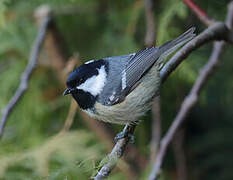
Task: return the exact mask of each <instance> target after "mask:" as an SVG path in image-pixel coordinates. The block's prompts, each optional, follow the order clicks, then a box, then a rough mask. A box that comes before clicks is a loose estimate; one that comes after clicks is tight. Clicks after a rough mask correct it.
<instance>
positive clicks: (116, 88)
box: [64, 27, 195, 124]
mask: <svg viewBox="0 0 233 180" xmlns="http://www.w3.org/2000/svg"><path fill="white" fill-rule="evenodd" d="M194 31H195V28H194V27H193V28H190V29H189V30H188V31H186V32H185V33H183V34H182V35H181V36H179V37H178V38H176V39H175V40H171V41H168V42H166V43H165V44H163V45H162V46H160V47H151V48H146V49H144V50H141V51H139V52H137V53H132V54H128V55H123V56H115V57H107V58H103V59H100V60H91V61H88V62H86V63H85V64H83V65H81V66H80V67H77V68H76V69H75V70H74V71H73V72H71V74H70V75H69V77H68V79H67V82H66V84H67V87H68V88H67V89H66V90H65V91H64V95H67V94H71V95H72V96H73V98H74V99H75V100H76V102H77V103H78V105H79V107H80V108H81V109H82V110H83V111H85V112H86V113H87V114H88V115H90V116H91V117H92V118H95V119H98V120H102V121H105V122H110V123H117V124H132V123H136V122H137V120H138V118H139V117H140V116H142V115H143V114H144V113H145V112H147V111H148V110H149V109H150V108H151V105H152V100H153V98H154V97H155V96H157V95H158V94H159V89H160V75H159V70H160V69H161V65H162V64H163V61H164V59H165V58H166V57H167V56H168V55H169V54H171V53H172V52H174V51H175V50H176V49H177V48H179V47H181V46H182V45H184V44H185V43H187V42H188V41H190V40H191V39H193V37H194V36H195V34H194Z"/></svg>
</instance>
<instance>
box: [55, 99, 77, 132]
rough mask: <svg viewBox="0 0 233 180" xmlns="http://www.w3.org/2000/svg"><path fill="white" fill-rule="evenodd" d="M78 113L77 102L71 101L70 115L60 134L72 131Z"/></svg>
mask: <svg viewBox="0 0 233 180" xmlns="http://www.w3.org/2000/svg"><path fill="white" fill-rule="evenodd" d="M76 112H77V105H76V102H75V101H74V100H71V103H70V110H69V113H68V115H67V118H66V121H65V124H64V126H63V128H62V130H61V131H60V132H59V134H63V133H65V132H67V131H68V130H69V129H70V127H71V125H72V124H73V121H74V116H75V114H76Z"/></svg>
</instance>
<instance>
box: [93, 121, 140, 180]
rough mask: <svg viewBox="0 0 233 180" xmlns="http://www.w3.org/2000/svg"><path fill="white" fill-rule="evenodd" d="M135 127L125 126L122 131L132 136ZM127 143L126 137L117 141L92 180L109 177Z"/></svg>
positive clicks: (127, 138)
mask: <svg viewBox="0 0 233 180" xmlns="http://www.w3.org/2000/svg"><path fill="white" fill-rule="evenodd" d="M135 127H136V125H133V126H129V125H126V126H125V127H124V131H125V132H126V131H127V132H128V134H133V132H134V130H135ZM126 129H127V130H126ZM128 142H129V137H128V136H127V137H125V138H122V139H119V140H118V141H117V143H116V144H115V146H114V147H113V149H112V152H111V153H110V154H109V155H108V158H107V159H108V161H107V163H105V164H104V166H102V168H101V169H100V171H99V172H98V174H97V175H96V176H95V178H94V180H101V179H104V178H106V177H107V176H108V175H109V173H110V172H111V171H112V169H113V168H114V167H115V166H116V163H117V161H118V159H119V158H121V156H122V155H123V153H124V151H125V148H126V146H127V144H128Z"/></svg>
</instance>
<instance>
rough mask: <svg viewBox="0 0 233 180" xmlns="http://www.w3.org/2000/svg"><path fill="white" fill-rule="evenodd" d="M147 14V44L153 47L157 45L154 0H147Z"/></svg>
mask: <svg viewBox="0 0 233 180" xmlns="http://www.w3.org/2000/svg"><path fill="white" fill-rule="evenodd" d="M145 13H146V14H145V15H146V35H145V40H144V41H145V46H146V47H152V46H154V45H155V18H154V14H153V1H152V0H145Z"/></svg>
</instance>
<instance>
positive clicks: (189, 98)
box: [149, 2, 233, 180]
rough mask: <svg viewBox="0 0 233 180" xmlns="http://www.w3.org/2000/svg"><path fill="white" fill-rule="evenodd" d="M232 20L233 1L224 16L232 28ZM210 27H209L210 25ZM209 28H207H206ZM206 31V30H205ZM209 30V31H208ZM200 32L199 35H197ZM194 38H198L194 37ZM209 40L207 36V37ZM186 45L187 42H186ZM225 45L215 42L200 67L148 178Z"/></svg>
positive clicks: (155, 173)
mask: <svg viewBox="0 0 233 180" xmlns="http://www.w3.org/2000/svg"><path fill="white" fill-rule="evenodd" d="M232 20H233V2H231V3H230V4H229V8H228V15H227V18H226V23H227V26H228V27H229V28H232ZM210 28H211V27H210ZM208 29H209V28H208ZM206 32H208V31H206ZM210 32H211V31H210ZM202 35H203V34H202ZM200 36H201V34H200V35H199V37H200ZM195 39H198V37H197V38H195ZM207 40H209V38H207ZM189 44H190V46H191V45H192V44H193V43H192V42H190V43H189ZM187 45H188V44H187ZM196 45H197V46H199V43H198V42H196ZM224 45H225V42H224V41H220V42H215V43H214V47H213V51H212V54H211V56H210V59H209V61H208V62H207V64H206V65H205V66H204V67H203V68H202V70H201V72H200V73H199V76H198V78H197V80H196V82H195V83H194V85H193V87H192V89H191V91H190V93H189V95H188V96H187V97H186V98H185V100H184V101H183V103H182V105H181V108H180V110H179V112H178V114H177V116H176V118H175V120H174V121H173V123H172V125H171V126H170V128H169V130H168V132H167V133H166V135H165V137H164V138H163V139H162V141H161V146H160V149H159V152H158V155H157V159H156V161H155V164H154V167H153V169H152V171H151V174H150V177H149V179H150V180H155V179H157V177H158V175H159V170H160V167H161V165H162V162H163V158H164V155H165V153H166V151H167V147H168V145H169V144H170V143H171V141H172V139H173V137H174V135H175V133H176V131H177V129H178V128H179V126H180V124H181V123H182V122H183V121H184V120H185V118H186V117H187V115H188V114H189V112H190V111H191V109H192V107H193V106H194V105H195V104H196V103H197V101H198V98H199V95H200V92H201V90H202V89H203V87H204V85H205V84H206V82H207V81H208V79H209V78H210V76H211V74H212V73H213V72H214V70H215V69H216V66H217V64H218V63H219V61H220V55H221V54H222V51H223V47H224ZM193 46H194V44H193Z"/></svg>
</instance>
